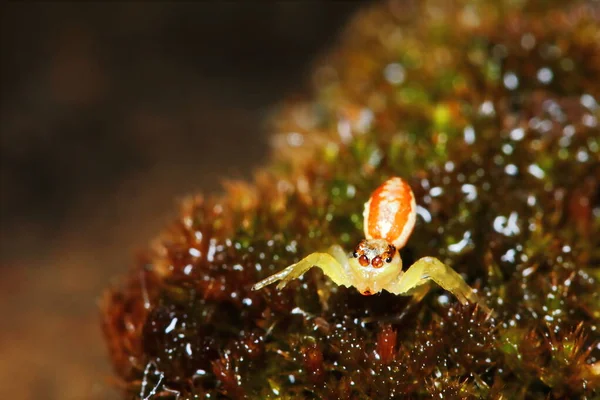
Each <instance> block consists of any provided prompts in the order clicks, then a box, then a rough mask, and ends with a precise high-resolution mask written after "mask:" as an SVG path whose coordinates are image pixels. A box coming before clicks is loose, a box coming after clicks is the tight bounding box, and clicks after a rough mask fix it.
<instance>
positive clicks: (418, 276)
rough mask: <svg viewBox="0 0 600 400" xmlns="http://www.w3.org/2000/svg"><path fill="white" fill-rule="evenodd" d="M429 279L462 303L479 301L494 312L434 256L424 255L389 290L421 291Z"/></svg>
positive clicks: (396, 292) (396, 291) (487, 311)
mask: <svg viewBox="0 0 600 400" xmlns="http://www.w3.org/2000/svg"><path fill="white" fill-rule="evenodd" d="M429 281H434V282H435V283H437V284H438V285H440V286H441V287H442V288H444V289H445V290H447V291H449V292H450V293H452V294H453V295H455V296H456V298H457V299H458V301H460V302H461V304H467V303H468V302H472V303H477V304H479V306H480V307H481V308H482V309H483V310H484V311H485V312H486V313H488V314H489V313H493V312H492V310H490V309H489V308H488V306H487V305H486V304H484V303H483V301H482V300H481V299H480V298H479V296H477V294H475V292H474V291H473V289H472V288H471V287H470V286H469V285H467V284H466V282H465V281H464V280H463V278H462V277H461V276H460V275H459V274H458V273H457V272H456V271H454V270H453V269H452V268H450V267H448V266H447V265H446V264H444V263H443V262H441V261H440V260H438V259H437V258H434V257H423V258H421V259H420V260H418V261H417V262H416V263H414V264H413V265H412V266H411V267H410V268H409V269H408V270H407V271H406V272H405V273H404V274H402V275H401V276H400V278H399V280H398V281H397V282H395V283H394V284H393V285H392V287H391V288H390V289H388V291H389V292H391V293H394V294H400V295H406V294H412V293H414V292H421V290H418V288H419V287H421V286H422V285H426V284H428V282H429Z"/></svg>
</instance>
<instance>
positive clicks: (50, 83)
mask: <svg viewBox="0 0 600 400" xmlns="http://www.w3.org/2000/svg"><path fill="white" fill-rule="evenodd" d="M364 4H365V2H364V1H361V2H359V1H354V2H335V3H334V2H325V1H321V2H317V1H314V2H281V3H259V2H251V4H243V3H241V2H240V3H225V4H217V3H198V4H184V3H174V4H168V5H167V4H161V3H146V4H142V3H124V4H118V3H109V4H97V3H32V2H8V3H7V2H3V3H2V5H1V6H0V7H1V9H0V18H1V21H0V29H1V35H0V40H1V58H0V68H1V72H0V77H1V81H0V96H1V97H0V101H1V103H0V104H1V107H0V132H1V138H0V257H1V258H0V313H1V314H2V319H1V320H0V321H1V326H0V327H1V329H0V388H1V390H0V392H1V393H2V397H3V398H4V397H10V398H15V399H16V398H18V399H105V398H114V397H115V392H114V391H113V390H112V389H111V387H110V385H109V384H107V382H108V377H109V376H110V367H109V365H108V361H107V357H106V351H105V347H104V343H103V342H102V338H101V335H100V330H99V324H98V313H97V308H96V307H97V305H96V302H97V299H98V296H99V295H100V293H101V292H102V290H103V289H104V288H106V287H107V286H108V285H109V283H110V282H111V281H112V282H114V281H115V279H116V278H118V276H119V275H120V274H122V273H123V272H124V271H125V270H126V269H127V268H128V267H129V265H130V264H131V263H132V260H133V254H134V251H135V250H136V249H142V248H144V246H145V245H146V243H147V241H148V240H150V239H151V238H152V237H153V236H155V235H156V233H158V231H159V230H160V229H161V227H162V226H163V225H164V224H165V223H166V222H167V221H168V219H169V215H172V214H173V213H174V211H175V209H176V207H175V200H176V199H177V198H178V197H181V196H183V195H185V194H186V193H190V192H194V191H204V192H210V191H215V190H218V188H219V185H218V183H219V181H220V180H221V179H222V178H232V177H235V178H247V177H249V176H250V171H251V169H252V168H253V167H255V166H257V165H259V164H260V163H262V162H263V161H264V159H265V157H266V155H267V154H268V145H267V132H266V129H265V128H264V121H265V118H266V116H267V115H268V112H269V111H270V110H272V107H273V106H274V105H275V104H276V103H277V102H278V101H281V100H282V99H283V98H284V97H286V96H289V95H291V94H294V93H298V92H301V91H303V90H305V89H306V87H307V82H308V80H307V77H306V76H307V75H306V74H307V72H308V71H309V67H310V63H311V62H312V61H313V60H314V57H315V56H316V55H318V54H319V53H322V52H324V51H326V49H327V48H328V47H329V46H331V45H332V44H334V42H335V38H336V36H337V34H338V33H339V31H340V29H341V28H342V27H343V25H344V23H345V22H346V21H347V19H348V18H349V17H350V15H351V14H352V13H353V12H354V11H356V10H357V9H358V8H359V7H361V6H364Z"/></svg>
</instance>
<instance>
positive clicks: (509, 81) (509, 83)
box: [503, 72, 519, 90]
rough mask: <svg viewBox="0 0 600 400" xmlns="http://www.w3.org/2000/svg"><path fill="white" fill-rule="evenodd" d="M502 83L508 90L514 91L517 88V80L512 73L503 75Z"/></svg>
mask: <svg viewBox="0 0 600 400" xmlns="http://www.w3.org/2000/svg"><path fill="white" fill-rule="evenodd" d="M503 82H504V86H505V87H506V88H507V89H508V90H514V89H516V88H517V87H518V86H519V78H517V76H516V75H515V74H514V73H512V72H507V73H505V74H504V78H503Z"/></svg>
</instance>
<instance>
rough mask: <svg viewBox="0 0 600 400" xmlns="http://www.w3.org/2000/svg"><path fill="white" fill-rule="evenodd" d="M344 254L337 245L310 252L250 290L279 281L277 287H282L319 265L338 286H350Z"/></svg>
mask: <svg viewBox="0 0 600 400" xmlns="http://www.w3.org/2000/svg"><path fill="white" fill-rule="evenodd" d="M345 257H346V255H345V253H344V251H343V250H342V249H341V248H340V247H339V246H332V247H331V248H330V249H329V252H328V253H312V254H310V255H308V256H307V257H305V258H303V259H302V260H300V261H299V262H297V263H296V264H292V265H290V266H289V267H287V268H285V269H283V270H281V271H279V272H277V273H276V274H273V275H271V276H269V277H267V278H265V279H263V280H262V281H260V282H258V283H256V284H255V285H254V286H252V290H259V289H262V288H263V287H265V286H267V285H270V284H272V283H275V282H277V281H280V282H279V284H278V285H277V289H283V288H284V287H285V285H287V284H288V282H290V281H291V280H294V279H296V278H299V277H300V276H302V274H304V273H305V272H306V271H308V270H309V269H311V268H312V267H319V268H321V269H322V270H323V273H324V274H325V275H327V276H328V277H329V278H330V279H331V280H332V281H333V282H335V283H336V284H337V285H339V286H351V283H350V275H349V274H348V267H347V261H346V258H345Z"/></svg>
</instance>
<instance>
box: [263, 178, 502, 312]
mask: <svg viewBox="0 0 600 400" xmlns="http://www.w3.org/2000/svg"><path fill="white" fill-rule="evenodd" d="M416 216H417V207H416V202H415V196H414V194H413V192H412V190H411V188H410V186H409V185H408V184H407V183H406V182H405V181H404V180H402V179H401V178H398V177H394V178H390V179H388V180H387V181H385V182H384V183H383V184H382V185H381V186H379V187H378V188H377V189H375V191H374V192H373V194H372V195H371V197H370V198H369V200H368V201H367V202H366V203H365V209H364V212H363V217H364V232H365V239H364V240H362V241H361V242H360V243H359V244H358V245H357V246H356V248H355V250H354V252H353V253H352V254H351V255H350V256H348V255H347V253H346V252H345V251H344V250H343V249H342V248H341V247H340V246H338V245H335V246H332V247H330V248H329V250H328V251H327V252H325V253H312V254H310V255H308V256H307V257H305V258H303V259H302V260H300V261H299V262H298V263H296V264H293V265H290V266H289V267H287V268H285V269H283V270H282V271H280V272H278V273H276V274H274V275H271V276H269V277H268V278H266V279H263V280H262V281H260V282H258V283H257V284H255V285H254V286H253V289H254V290H258V289H260V288H262V287H264V286H266V285H269V284H271V283H274V282H277V281H280V282H279V284H278V285H277V288H278V289H281V288H283V287H284V286H285V285H286V284H287V283H288V282H289V281H291V280H293V279H296V278H298V277H300V276H301V275H302V274H304V273H305V272H306V271H308V270H309V269H310V268H312V267H315V266H316V267H319V268H321V269H322V270H323V272H324V273H325V274H326V275H327V276H329V278H331V280H332V281H334V282H335V283H336V284H338V285H341V286H348V287H355V288H356V289H357V290H358V291H359V292H360V293H361V294H363V295H371V294H375V293H378V292H380V291H382V290H387V291H388V292H391V293H394V294H398V295H412V294H413V293H414V292H416V291H419V292H420V293H424V292H425V291H427V290H428V287H429V286H428V285H429V282H430V281H434V282H435V283H437V284H438V285H440V286H441V287H443V288H444V289H446V290H448V291H449V292H451V293H452V294H454V295H455V296H456V297H457V298H458V300H459V301H460V302H461V303H463V304H466V303H467V302H468V301H470V302H474V303H479V304H480V305H481V307H482V308H483V309H484V310H486V311H488V312H490V309H489V308H488V307H487V306H486V305H485V304H484V303H483V302H482V301H481V300H480V299H479V297H478V296H477V295H476V294H475V292H474V291H473V289H471V287H470V286H469V285H467V284H466V283H465V281H464V280H463V278H462V277H461V276H460V275H459V274H458V273H456V272H455V271H454V270H453V269H452V268H450V267H448V266H447V265H445V264H444V263H442V262H441V261H440V260H438V259H437V258H433V257H423V258H421V259H420V260H418V261H417V262H415V263H414V264H413V265H412V266H411V267H410V268H408V269H407V270H406V271H403V270H402V259H401V258H400V253H399V251H398V250H399V249H401V248H402V247H404V245H405V244H406V241H407V240H408V238H409V237H410V234H411V233H412V231H413V228H414V226H415V221H416Z"/></svg>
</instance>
